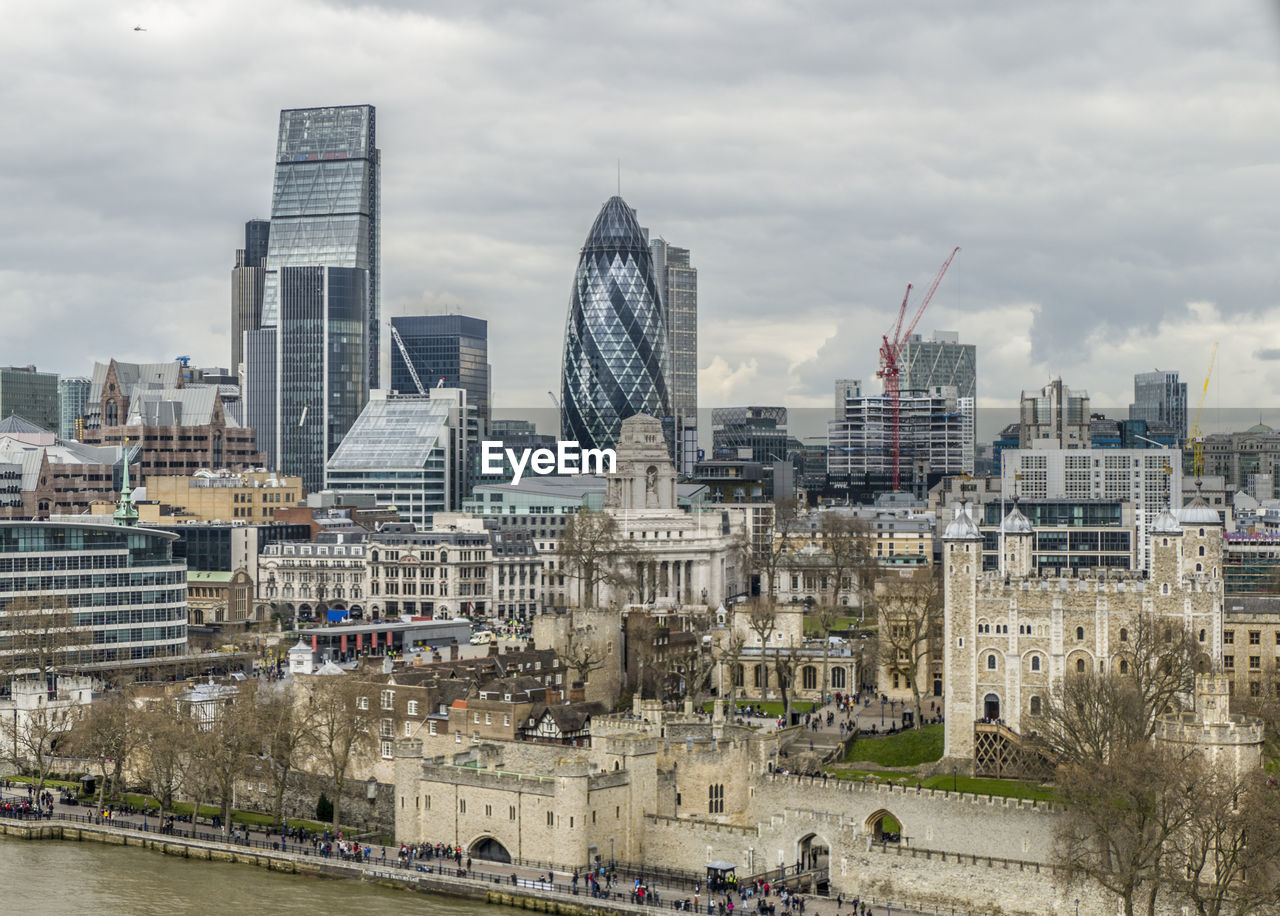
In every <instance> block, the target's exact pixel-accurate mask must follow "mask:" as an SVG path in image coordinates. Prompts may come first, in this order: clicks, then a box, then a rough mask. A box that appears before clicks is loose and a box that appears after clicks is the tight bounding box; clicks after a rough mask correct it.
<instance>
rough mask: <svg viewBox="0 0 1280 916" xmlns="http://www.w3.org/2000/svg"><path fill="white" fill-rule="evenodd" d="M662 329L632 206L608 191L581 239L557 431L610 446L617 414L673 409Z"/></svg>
mask: <svg viewBox="0 0 1280 916" xmlns="http://www.w3.org/2000/svg"><path fill="white" fill-rule="evenodd" d="M667 372H668V363H667V328H666V324H665V321H664V319H663V314H662V294H661V293H660V292H659V291H658V285H657V280H656V278H655V275H654V270H653V254H652V252H651V250H650V248H649V242H648V240H647V239H646V238H645V234H644V230H642V229H641V228H640V224H639V223H638V222H637V221H636V214H635V211H634V210H632V209H631V208H630V207H628V206H627V204H626V202H625V201H623V199H622V198H621V197H611V198H609V200H608V201H607V202H606V203H605V205H604V207H603V209H601V211H600V215H599V216H597V217H596V221H595V223H594V224H593V225H592V226H591V231H590V232H589V233H588V234H587V240H586V242H585V243H583V246H582V254H581V256H580V258H579V260H578V271H577V274H576V275H575V278H574V284H573V298H572V299H571V300H570V302H569V317H568V320H567V322H566V323H565V332H564V362H563V364H562V366H561V382H560V435H561V437H562V438H564V439H572V440H576V441H577V442H579V443H580V444H581V446H582V447H583V448H613V447H614V445H615V444H616V443H617V441H618V435H619V433H620V431H621V428H622V421H623V420H625V419H626V418H627V417H630V416H632V415H634V414H637V413H647V414H652V415H653V416H655V417H659V418H661V417H667V416H670V415H671V397H670V393H669V391H668V389H667Z"/></svg>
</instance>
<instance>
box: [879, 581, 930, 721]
mask: <svg viewBox="0 0 1280 916" xmlns="http://www.w3.org/2000/svg"><path fill="white" fill-rule="evenodd" d="M878 603H879V611H880V620H881V623H880V631H879V634H878V636H879V652H880V662H881V664H882V665H883V666H884V668H885V670H886V671H887V672H888V673H889V674H890V675H897V676H898V678H899V679H904V678H905V680H906V684H907V686H908V687H910V688H911V702H912V705H913V706H914V708H915V713H916V715H915V727H916V728H919V727H920V725H921V705H922V698H921V692H920V679H921V677H928V673H929V672H928V666H929V660H930V656H931V654H932V653H933V652H934V651H935V649H936V636H937V633H938V631H939V629H940V627H941V626H942V588H941V580H940V578H939V577H938V576H937V575H936V574H935V573H934V571H932V570H927V569H921V570H917V571H916V574H915V575H914V576H912V577H911V578H909V579H896V580H886V581H885V582H884V587H883V589H882V590H881V593H880V596H879V601H878Z"/></svg>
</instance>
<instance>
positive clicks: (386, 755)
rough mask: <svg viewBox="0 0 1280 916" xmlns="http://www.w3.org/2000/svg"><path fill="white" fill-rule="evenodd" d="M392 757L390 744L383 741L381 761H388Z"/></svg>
mask: <svg viewBox="0 0 1280 916" xmlns="http://www.w3.org/2000/svg"><path fill="white" fill-rule="evenodd" d="M392 756H394V755H393V753H392V747H391V742H390V741H383V742H382V759H383V760H390V759H391V758H392Z"/></svg>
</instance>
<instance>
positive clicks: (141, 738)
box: [134, 700, 193, 819]
mask: <svg viewBox="0 0 1280 916" xmlns="http://www.w3.org/2000/svg"><path fill="white" fill-rule="evenodd" d="M134 726H135V728H136V729H137V734H138V737H137V744H138V748H137V761H136V764H135V771H136V773H137V775H138V777H139V779H140V780H141V782H142V783H143V785H145V786H146V787H147V791H148V792H149V793H150V795H151V797H152V798H154V799H155V800H156V801H157V802H158V803H159V804H160V817H161V818H162V819H163V818H164V816H165V815H166V814H167V813H168V812H169V811H172V810H173V802H174V799H175V797H176V796H177V794H178V790H179V788H180V787H181V785H182V775H183V766H182V765H183V762H184V760H185V759H186V756H187V755H186V746H187V741H188V739H189V737H190V731H191V729H192V728H193V723H192V722H191V717H190V716H187V715H185V714H184V713H183V712H182V711H181V710H180V709H179V708H178V705H177V704H176V703H174V702H172V701H169V700H156V701H154V702H151V703H148V704H146V705H145V706H143V707H142V709H141V710H140V711H139V713H138V715H137V716H136V717H135V719H134Z"/></svg>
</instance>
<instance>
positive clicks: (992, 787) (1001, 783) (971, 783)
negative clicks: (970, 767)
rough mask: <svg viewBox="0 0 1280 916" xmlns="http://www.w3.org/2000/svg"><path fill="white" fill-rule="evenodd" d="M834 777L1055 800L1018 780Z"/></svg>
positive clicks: (841, 773)
mask: <svg viewBox="0 0 1280 916" xmlns="http://www.w3.org/2000/svg"><path fill="white" fill-rule="evenodd" d="M831 775H832V776H834V777H835V778H836V779H847V780H857V781H865V782H884V783H892V784H893V785H895V786H899V785H901V786H909V787H910V786H924V787H925V788H926V789H943V790H945V791H948V792H950V791H956V792H972V793H974V794H975V795H998V796H1003V797H1005V798H1033V799H1035V800H1037V801H1053V789H1052V788H1050V787H1048V786H1040V785H1035V784H1034V783H1029V782H1023V781H1021V780H1018V779H975V778H973V777H971V776H957V777H955V780H954V784H953V781H952V777H951V776H947V775H943V776H930V777H929V778H928V779H924V780H922V779H920V778H919V777H918V776H911V775H907V774H904V773H897V772H891V771H883V770H854V769H832V770H831ZM953 785H954V788H953ZM885 829H889V828H885Z"/></svg>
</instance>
